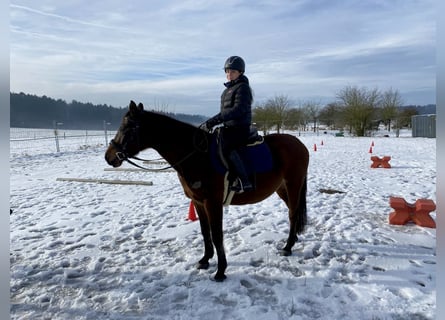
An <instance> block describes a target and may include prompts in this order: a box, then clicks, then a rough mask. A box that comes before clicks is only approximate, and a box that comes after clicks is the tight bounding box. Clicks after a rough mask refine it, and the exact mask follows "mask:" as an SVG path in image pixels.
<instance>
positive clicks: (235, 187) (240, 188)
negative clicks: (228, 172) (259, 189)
mask: <svg viewBox="0 0 445 320" xmlns="http://www.w3.org/2000/svg"><path fill="white" fill-rule="evenodd" d="M229 189H230V190H231V191H234V192H236V193H243V192H246V191H252V190H253V185H252V184H251V183H250V182H249V181H248V182H247V183H246V184H245V185H243V183H242V182H241V180H240V179H239V178H237V179H236V180H235V182H234V183H233V184H232V185H231V186H230V187H229Z"/></svg>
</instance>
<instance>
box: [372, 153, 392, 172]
mask: <svg viewBox="0 0 445 320" xmlns="http://www.w3.org/2000/svg"><path fill="white" fill-rule="evenodd" d="M371 160H372V164H371V168H379V167H382V168H386V169H388V168H391V165H390V164H389V160H391V157H390V156H384V157H383V158H379V157H377V156H372V157H371Z"/></svg>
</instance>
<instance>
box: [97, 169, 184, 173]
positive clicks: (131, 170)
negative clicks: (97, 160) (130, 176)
mask: <svg viewBox="0 0 445 320" xmlns="http://www.w3.org/2000/svg"><path fill="white" fill-rule="evenodd" d="M104 171H126V172H144V171H145V172H173V171H175V170H173V169H166V170H159V169H150V168H146V169H138V168H104Z"/></svg>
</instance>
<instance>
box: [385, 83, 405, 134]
mask: <svg viewBox="0 0 445 320" xmlns="http://www.w3.org/2000/svg"><path fill="white" fill-rule="evenodd" d="M402 103H403V102H402V97H401V96H400V94H399V92H398V91H397V90H393V89H392V88H390V89H389V90H387V91H385V92H383V93H382V97H381V102H380V105H381V116H382V120H383V122H384V123H385V125H386V127H387V130H388V131H391V121H392V120H396V121H397V119H398V114H399V109H400V107H401V106H402Z"/></svg>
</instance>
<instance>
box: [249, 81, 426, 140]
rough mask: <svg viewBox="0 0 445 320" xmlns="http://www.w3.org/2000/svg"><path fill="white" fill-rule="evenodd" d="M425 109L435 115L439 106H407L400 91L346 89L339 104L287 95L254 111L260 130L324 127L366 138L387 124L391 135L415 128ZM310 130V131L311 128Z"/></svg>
mask: <svg viewBox="0 0 445 320" xmlns="http://www.w3.org/2000/svg"><path fill="white" fill-rule="evenodd" d="M421 108H426V109H428V110H429V112H431V111H433V113H435V105H427V106H424V107H420V106H413V105H411V106H403V100H402V97H401V95H400V93H399V92H398V90H394V89H392V88H391V89H388V90H386V91H380V90H378V89H377V88H375V89H368V88H366V87H361V88H360V87H357V86H346V87H345V88H343V89H341V90H340V91H339V92H338V93H337V94H336V101H334V102H332V103H328V104H326V105H324V106H322V105H321V103H319V102H316V101H299V102H294V101H292V100H291V99H289V98H288V96H286V95H276V96H275V97H273V98H269V99H268V100H266V101H265V102H263V103H259V104H257V105H256V106H255V107H254V108H253V121H254V122H255V124H256V127H257V128H258V129H259V130H261V131H263V134H267V132H269V130H276V131H277V132H280V130H282V129H289V130H303V131H307V130H313V131H316V130H318V128H319V126H320V125H323V126H324V127H326V128H329V129H333V130H336V129H337V130H340V131H342V130H348V131H349V133H350V134H352V135H355V136H365V135H368V134H369V133H370V132H371V131H373V130H376V129H377V128H378V126H379V125H380V124H384V125H385V127H386V129H387V130H388V131H390V130H394V129H395V130H396V132H398V130H397V129H401V128H406V127H410V126H411V117H412V116H413V115H417V114H419V110H420V109H421ZM309 126H310V127H309Z"/></svg>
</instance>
